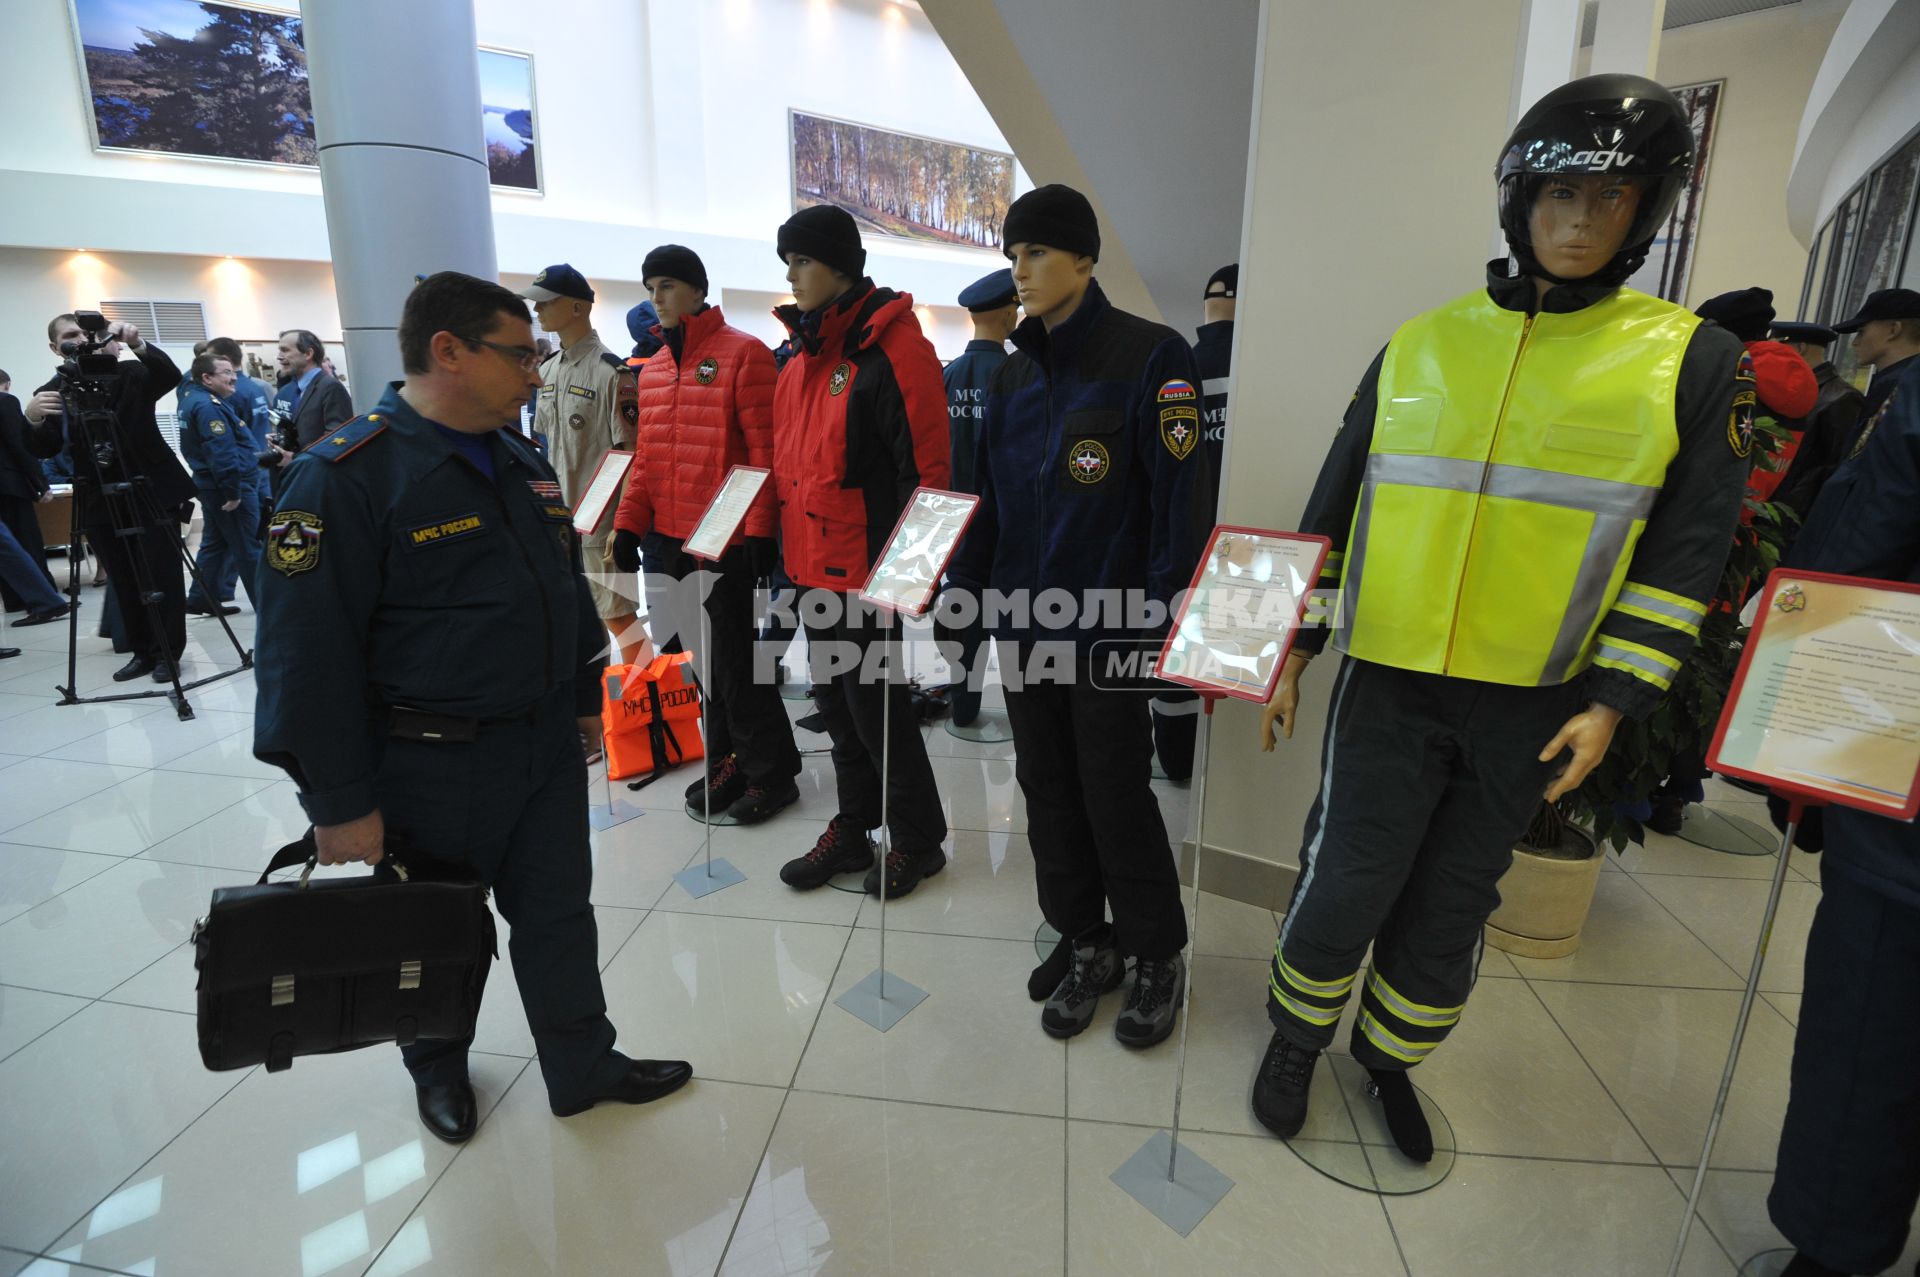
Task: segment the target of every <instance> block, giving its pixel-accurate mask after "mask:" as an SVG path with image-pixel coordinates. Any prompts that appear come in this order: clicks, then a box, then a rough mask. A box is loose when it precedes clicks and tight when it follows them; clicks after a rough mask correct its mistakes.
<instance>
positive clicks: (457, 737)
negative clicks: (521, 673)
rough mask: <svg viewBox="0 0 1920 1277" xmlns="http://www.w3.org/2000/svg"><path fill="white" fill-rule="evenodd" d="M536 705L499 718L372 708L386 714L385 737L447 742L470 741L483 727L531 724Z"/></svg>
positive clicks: (536, 714)
mask: <svg viewBox="0 0 1920 1277" xmlns="http://www.w3.org/2000/svg"><path fill="white" fill-rule="evenodd" d="M540 704H541V702H540V701H535V702H534V703H533V704H531V705H529V706H527V707H526V708H525V709H520V710H515V711H512V712H510V713H506V714H499V715H474V714H442V713H440V712H438V711H436V710H430V709H418V708H416V707H414V706H412V705H376V706H374V710H375V712H376V713H384V714H385V715H386V720H387V735H389V736H397V737H399V738H401V739H402V740H418V741H444V742H450V743H451V742H457V741H470V740H472V739H473V738H474V737H475V736H477V735H478V734H479V733H480V731H481V730H482V729H483V728H488V727H510V726H513V725H515V724H519V723H531V722H533V721H534V720H535V719H536V718H537V717H539V711H540Z"/></svg>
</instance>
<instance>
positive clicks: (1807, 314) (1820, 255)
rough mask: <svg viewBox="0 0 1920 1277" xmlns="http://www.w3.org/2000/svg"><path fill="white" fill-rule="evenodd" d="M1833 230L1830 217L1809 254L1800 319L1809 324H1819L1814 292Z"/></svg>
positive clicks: (1820, 230)
mask: <svg viewBox="0 0 1920 1277" xmlns="http://www.w3.org/2000/svg"><path fill="white" fill-rule="evenodd" d="M1832 230H1833V219H1832V218H1831V217H1829V218H1828V219H1827V221H1826V224H1825V225H1823V226H1822V227H1821V228H1820V229H1819V231H1818V232H1817V233H1816V234H1815V235H1814V237H1813V251H1812V252H1810V253H1808V254H1807V277H1806V278H1805V279H1803V280H1801V281H1800V310H1799V313H1798V318H1800V319H1801V320H1803V321H1805V322H1807V323H1816V322H1818V318H1819V316H1818V312H1817V308H1816V307H1815V306H1814V304H1813V303H1814V296H1813V290H1814V288H1815V287H1817V286H1818V285H1819V283H1820V263H1821V262H1823V261H1825V260H1826V258H1825V257H1824V254H1825V252H1826V249H1827V235H1828V233H1829V232H1830V231H1832Z"/></svg>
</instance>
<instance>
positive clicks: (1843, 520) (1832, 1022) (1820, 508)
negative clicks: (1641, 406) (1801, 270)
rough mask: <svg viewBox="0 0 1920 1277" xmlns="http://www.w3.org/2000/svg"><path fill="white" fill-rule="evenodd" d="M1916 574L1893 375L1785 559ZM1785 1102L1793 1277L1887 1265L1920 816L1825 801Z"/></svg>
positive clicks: (1910, 1087)
mask: <svg viewBox="0 0 1920 1277" xmlns="http://www.w3.org/2000/svg"><path fill="white" fill-rule="evenodd" d="M1784 561H1785V563H1786V565H1787V566H1790V567H1794V568H1801V569H1805V570H1807V571H1817V572H1836V573H1840V574H1842V575H1845V576H1860V577H1869V578H1872V579H1875V580H1882V581H1904V582H1915V581H1920V385H1912V384H1909V385H1905V386H1901V387H1899V388H1897V389H1896V390H1895V391H1894V393H1893V395H1892V397H1891V398H1890V399H1889V401H1888V402H1887V405H1886V408H1885V412H1884V414H1883V415H1882V416H1881V418H1880V423H1879V425H1878V426H1877V427H1876V428H1875V430H1874V431H1873V433H1872V435H1871V436H1870V437H1868V439H1867V441H1866V445H1865V447H1864V448H1863V449H1862V450H1861V452H1860V453H1859V455H1858V456H1855V457H1853V458H1852V459H1851V460H1849V461H1846V462H1844V463H1842V465H1841V466H1840V468H1839V469H1838V470H1837V471H1835V472H1834V475H1833V478H1832V479H1831V480H1830V481H1829V482H1828V483H1827V485H1826V488H1825V490H1824V491H1823V492H1822V493H1821V494H1820V500H1819V502H1818V503H1817V504H1816V505H1815V506H1814V508H1813V512H1812V513H1811V514H1810V515H1809V516H1808V518H1807V522H1806V526H1805V528H1804V529H1803V530H1802V531H1801V533H1800V538H1799V540H1797V541H1796V542H1794V544H1793V547H1792V549H1791V550H1790V551H1789V552H1788V554H1787V556H1786V559H1785V560H1784ZM1824 816H1825V837H1826V851H1825V854H1824V857H1823V864H1822V869H1821V875H1820V880H1821V892H1820V903H1819V905H1818V907H1816V908H1815V910H1814V914H1813V925H1812V927H1811V928H1810V929H1809V930H1808V932H1807V953H1806V968H1805V971H1806V979H1805V988H1804V991H1803V997H1802V1000H1801V1004H1800V1019H1799V1023H1798V1025H1797V1026H1796V1028H1795V1030H1794V1041H1793V1071H1792V1075H1791V1081H1790V1083H1789V1086H1788V1090H1787V1115H1786V1120H1785V1122H1784V1124H1783V1126H1782V1128H1781V1131H1780V1151H1779V1154H1778V1158H1777V1161H1776V1164H1775V1167H1774V1178H1773V1191H1772V1192H1771V1193H1770V1194H1769V1195H1768V1197H1767V1213H1768V1215H1769V1216H1771V1218H1772V1219H1773V1224H1774V1227H1776V1228H1778V1229H1779V1230H1780V1232H1781V1233H1782V1234H1783V1235H1784V1236H1785V1237H1786V1239H1787V1240H1788V1241H1789V1242H1791V1243H1793V1245H1794V1246H1795V1248H1796V1249H1797V1251H1798V1253H1797V1254H1796V1255H1795V1256H1794V1258H1793V1260H1792V1261H1791V1262H1790V1263H1789V1264H1788V1265H1787V1267H1786V1268H1785V1269H1784V1270H1783V1273H1782V1277H1840V1274H1843V1273H1878V1272H1884V1271H1887V1270H1888V1267H1889V1265H1891V1264H1893V1263H1894V1262H1895V1261H1896V1260H1897V1259H1898V1258H1899V1257H1900V1253H1901V1251H1902V1250H1903V1249H1904V1248H1905V1246H1906V1242H1907V1233H1908V1229H1909V1225H1910V1221H1911V1220H1912V1219H1913V1217H1914V1208H1915V1207H1916V1205H1920V1068H1916V1067H1915V1065H1914V1061H1915V1058H1916V1057H1920V1015H1916V1011H1920V827H1916V826H1915V825H1913V824H1911V823H1908V822H1905V821H1899V820H1890V819H1888V818H1887V817H1884V816H1875V815H1871V814H1869V813H1867V812H1863V811H1856V810H1854V809H1853V808H1851V807H1828V808H1826V809H1825V811H1824Z"/></svg>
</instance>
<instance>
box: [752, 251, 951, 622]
mask: <svg viewBox="0 0 1920 1277" xmlns="http://www.w3.org/2000/svg"><path fill="white" fill-rule="evenodd" d="M774 314H775V316H777V317H778V318H779V319H780V321H781V322H782V323H784V324H786V326H787V328H788V330H789V331H791V332H792V334H793V338H794V355H793V358H791V359H790V360H788V361H787V364H786V367H785V368H783V369H782V370H781V372H780V380H779V381H778V383H777V384H776V385H775V386H774V392H773V484H774V486H775V489H776V494H775V496H776V500H777V501H778V502H779V505H780V531H781V536H782V538H783V544H782V546H781V554H782V557H783V558H784V560H785V562H786V568H787V573H788V575H790V576H791V577H792V578H793V579H794V581H795V583H796V584H798V585H800V586H802V587H808V588H813V587H819V588H825V589H830V590H857V589H859V588H860V586H861V585H862V584H863V583H864V582H865V581H866V578H867V573H868V572H869V571H870V570H871V569H872V567H873V561H874V559H875V557H876V556H878V555H879V553H880V552H881V550H882V548H884V545H885V542H886V538H887V535H888V534H889V533H890V532H892V531H893V525H894V523H895V522H897V521H898V519H899V517H900V511H901V510H902V509H903V508H905V506H906V503H907V498H908V497H910V496H912V495H913V490H914V489H915V488H917V487H921V486H926V487H932V488H944V487H947V486H948V483H949V481H950V470H951V459H950V458H949V456H948V442H947V392H946V387H945V386H944V385H943V384H942V382H941V379H940V359H939V357H938V356H937V355H935V354H934V353H933V343H931V342H929V341H928V340H927V339H926V337H925V335H924V334H922V333H921V331H920V321H919V320H918V319H916V318H915V317H914V313H913V298H912V297H911V296H909V295H907V294H905V293H896V292H894V291H893V290H891V289H886V288H875V287H874V286H873V281H872V280H868V279H862V280H861V281H860V282H859V283H857V284H855V285H854V286H853V288H852V289H850V290H849V291H848V292H847V294H846V295H845V296H844V297H842V298H840V300H838V301H836V302H832V303H830V304H828V305H827V306H824V307H822V308H821V309H820V310H818V311H814V312H812V313H811V314H806V313H802V312H801V310H800V309H799V307H797V306H782V307H780V308H779V309H778V310H776V311H774Z"/></svg>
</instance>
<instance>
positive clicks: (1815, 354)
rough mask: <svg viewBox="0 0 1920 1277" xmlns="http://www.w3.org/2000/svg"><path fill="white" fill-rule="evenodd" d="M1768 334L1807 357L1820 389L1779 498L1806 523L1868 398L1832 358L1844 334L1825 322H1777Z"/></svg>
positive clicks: (1778, 491) (1803, 425)
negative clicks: (1822, 323) (1834, 363)
mask: <svg viewBox="0 0 1920 1277" xmlns="http://www.w3.org/2000/svg"><path fill="white" fill-rule="evenodd" d="M1768 333H1769V335H1771V336H1772V337H1773V338H1774V340H1776V341H1778V342H1780V343H1781V344H1783V345H1785V346H1789V347H1791V348H1792V349H1793V350H1794V351H1795V352H1796V353H1798V354H1799V356H1800V357H1801V358H1802V359H1804V360H1806V361H1807V363H1808V365H1810V366H1811V367H1812V368H1813V379H1814V383H1815V384H1816V385H1817V386H1818V387H1819V394H1818V397H1817V398H1816V399H1815V400H1814V403H1813V411H1811V412H1809V413H1808V414H1807V415H1806V417H1805V418H1804V419H1803V420H1802V422H1801V423H1800V424H1801V432H1800V451H1799V452H1798V453H1797V454H1796V455H1795V456H1794V458H1793V465H1792V466H1791V467H1790V468H1789V469H1788V470H1787V474H1786V477H1785V478H1783V479H1782V480H1780V486H1779V487H1778V488H1775V489H1774V497H1773V499H1774V500H1775V501H1776V502H1778V503H1780V504H1781V505H1785V506H1788V507H1789V508H1791V509H1792V510H1793V511H1794V513H1795V514H1798V515H1799V516H1800V518H1801V519H1802V520H1803V521H1804V520H1805V518H1806V516H1807V515H1808V514H1809V513H1810V512H1811V511H1812V510H1813V506H1814V502H1816V501H1818V500H1819V498H1820V490H1821V489H1822V488H1823V487H1825V486H1826V482H1827V480H1828V479H1829V478H1831V477H1832V475H1833V472H1834V470H1835V469H1837V468H1838V467H1839V465H1840V463H1841V462H1842V461H1845V460H1846V459H1847V456H1846V451H1845V449H1846V448H1847V446H1848V441H1849V440H1851V439H1852V438H1853V437H1854V435H1855V432H1856V431H1857V430H1858V428H1859V425H1860V418H1861V414H1862V412H1863V411H1864V409H1865V408H1866V403H1867V400H1866V396H1864V395H1862V394H1861V393H1860V391H1859V390H1858V388H1856V387H1855V386H1854V384H1853V383H1852V382H1850V381H1848V380H1847V379H1846V378H1844V377H1842V376H1841V375H1840V370H1839V369H1838V368H1835V367H1834V366H1833V360H1832V359H1830V358H1828V353H1829V351H1830V350H1831V349H1832V347H1833V344H1834V343H1835V342H1837V341H1839V340H1840V334H1839V333H1837V332H1835V331H1834V330H1833V329H1831V328H1827V327H1824V326H1823V325H1820V324H1773V325H1771V326H1770V327H1769V329H1768ZM1795 531H1796V532H1797V530H1795Z"/></svg>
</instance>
